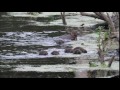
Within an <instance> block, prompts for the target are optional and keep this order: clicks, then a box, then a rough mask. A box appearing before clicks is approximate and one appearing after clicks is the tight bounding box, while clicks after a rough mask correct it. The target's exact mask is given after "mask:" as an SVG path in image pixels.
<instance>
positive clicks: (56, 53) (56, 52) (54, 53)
mask: <svg viewBox="0 0 120 90" xmlns="http://www.w3.org/2000/svg"><path fill="white" fill-rule="evenodd" d="M51 54H52V55H59V51H53V52H52V53H51Z"/></svg>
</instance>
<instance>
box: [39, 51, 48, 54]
mask: <svg viewBox="0 0 120 90" xmlns="http://www.w3.org/2000/svg"><path fill="white" fill-rule="evenodd" d="M39 55H48V52H47V51H40V53H39Z"/></svg>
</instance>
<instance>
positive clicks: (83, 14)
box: [80, 12, 101, 19]
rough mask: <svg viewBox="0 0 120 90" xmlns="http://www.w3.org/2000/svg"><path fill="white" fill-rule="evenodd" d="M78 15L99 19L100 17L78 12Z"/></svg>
mask: <svg viewBox="0 0 120 90" xmlns="http://www.w3.org/2000/svg"><path fill="white" fill-rule="evenodd" d="M80 14H81V15H82V16H89V17H93V18H97V19H101V17H99V16H98V15H95V14H89V13H85V12H80Z"/></svg>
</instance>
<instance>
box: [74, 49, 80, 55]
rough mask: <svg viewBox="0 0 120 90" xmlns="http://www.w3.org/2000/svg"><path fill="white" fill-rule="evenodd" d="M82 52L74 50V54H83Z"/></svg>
mask: <svg viewBox="0 0 120 90" xmlns="http://www.w3.org/2000/svg"><path fill="white" fill-rule="evenodd" d="M81 53H82V51H81V50H80V49H74V50H73V54H81Z"/></svg>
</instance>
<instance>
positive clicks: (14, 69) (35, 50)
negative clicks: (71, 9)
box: [0, 12, 116, 78]
mask: <svg viewBox="0 0 120 90" xmlns="http://www.w3.org/2000/svg"><path fill="white" fill-rule="evenodd" d="M54 17H56V18H54ZM78 18H79V14H75V15H71V13H69V14H68V16H67V21H68V22H69V23H68V26H76V27H78V26H80V25H81V24H82V23H84V22H86V21H87V22H86V24H85V25H86V26H88V25H94V24H96V23H99V22H101V21H100V20H94V21H93V18H85V19H84V20H83V18H80V19H79V20H78ZM80 21H81V22H80ZM74 22H77V23H76V24H75V25H74V24H73V23H74ZM92 22H94V23H92ZM64 34H66V31H65V26H64V25H62V23H61V20H60V16H59V13H52V12H51V13H48V12H43V13H42V14H35V15H31V14H28V13H26V12H9V13H8V15H7V16H4V17H1V18H0V78H21V77H22V78H75V77H79V76H78V70H79V69H80V70H79V72H82V71H84V73H83V76H82V75H81V77H89V76H88V73H87V72H88V71H86V68H88V67H89V65H88V64H84V65H80V64H79V63H78V62H77V58H78V57H79V58H81V57H88V58H89V59H90V56H91V54H92V55H93V54H94V55H95V56H94V58H95V59H96V57H97V54H96V52H97V51H96V48H97V47H96V46H97V45H96V40H95V38H96V36H94V35H92V36H93V37H91V36H89V35H86V36H85V37H79V38H78V39H79V40H81V41H80V43H85V42H84V41H85V40H86V43H87V44H88V45H87V44H86V45H84V46H83V47H84V48H85V49H87V50H88V53H87V54H82V55H73V54H66V53H64V48H63V47H64V46H66V45H72V44H73V43H76V44H75V45H76V46H79V44H80V43H79V42H74V41H71V40H70V39H62V38H60V37H59V36H61V35H64ZM90 37H91V38H92V39H93V40H92V41H89V40H88V39H89V38H90ZM87 38H88V39H87ZM57 40H63V41H64V42H65V43H64V45H58V44H57V43H56V41H57ZM89 42H93V44H94V45H95V46H94V47H93V48H89V47H91V46H92V45H93V44H90V43H89ZM73 46H74V45H73ZM86 46H88V47H86ZM41 49H44V50H46V51H47V52H48V55H47V56H44V55H39V52H40V50H41ZM54 50H57V51H59V52H60V55H57V56H54V55H51V52H52V51H54ZM91 50H92V51H91ZM88 58H87V59H88ZM82 59H83V58H82ZM85 60H86V59H85ZM76 72H77V73H76ZM115 73H116V72H115Z"/></svg>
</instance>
